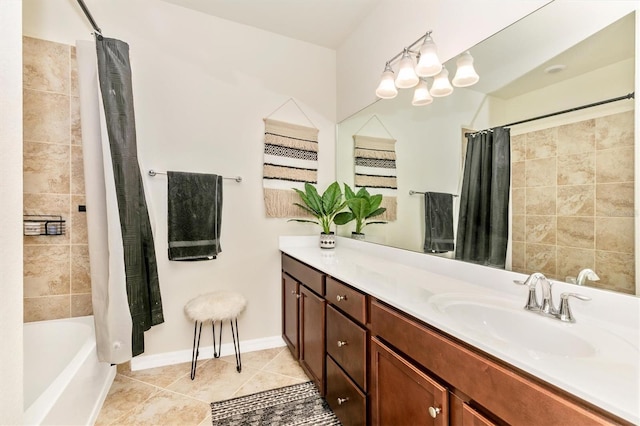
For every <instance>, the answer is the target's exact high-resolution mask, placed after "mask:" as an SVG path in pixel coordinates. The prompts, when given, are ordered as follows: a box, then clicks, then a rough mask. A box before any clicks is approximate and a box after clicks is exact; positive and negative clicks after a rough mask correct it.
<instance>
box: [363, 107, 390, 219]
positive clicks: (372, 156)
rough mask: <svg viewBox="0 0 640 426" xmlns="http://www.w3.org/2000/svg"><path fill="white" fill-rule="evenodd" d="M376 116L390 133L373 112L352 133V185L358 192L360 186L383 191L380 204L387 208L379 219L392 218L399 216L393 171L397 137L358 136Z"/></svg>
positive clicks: (376, 191) (379, 192)
mask: <svg viewBox="0 0 640 426" xmlns="http://www.w3.org/2000/svg"><path fill="white" fill-rule="evenodd" d="M373 119H376V120H377V121H378V122H379V123H380V125H381V126H382V127H383V128H384V130H385V131H386V132H387V134H388V135H389V136H391V134H390V133H389V131H388V130H387V128H386V127H384V124H382V121H380V119H379V118H378V116H377V115H373V116H372V117H371V118H370V119H369V120H367V122H366V123H365V124H364V125H363V126H362V127H360V129H359V130H358V131H357V132H356V134H354V135H353V142H354V162H355V177H354V186H355V189H354V190H355V191H356V192H357V191H358V190H359V189H360V188H367V191H369V193H370V194H382V204H381V205H380V206H381V207H386V209H387V211H386V212H384V214H383V215H382V216H380V219H382V220H386V221H394V220H396V219H397V217H398V207H397V204H398V203H397V193H398V182H397V177H396V176H397V173H396V148H395V145H396V140H395V139H393V137H390V138H381V137H373V136H363V135H358V133H359V132H360V131H362V129H364V127H365V126H367V124H369V122H371V120H373Z"/></svg>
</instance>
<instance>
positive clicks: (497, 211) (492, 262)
mask: <svg viewBox="0 0 640 426" xmlns="http://www.w3.org/2000/svg"><path fill="white" fill-rule="evenodd" d="M510 176H511V142H510V131H509V129H505V128H503V127H496V128H495V129H493V132H491V131H487V132H480V133H475V134H469V135H467V154H466V157H465V164H464V175H463V180H462V192H461V194H460V213H459V219H458V232H457V237H456V259H458V260H463V261H466V262H473V263H478V264H481V265H487V266H493V267H498V268H504V267H505V260H506V256H507V239H508V233H509V181H510Z"/></svg>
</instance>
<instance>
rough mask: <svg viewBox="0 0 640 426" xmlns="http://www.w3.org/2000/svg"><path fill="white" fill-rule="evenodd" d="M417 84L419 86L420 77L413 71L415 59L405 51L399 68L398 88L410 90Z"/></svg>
mask: <svg viewBox="0 0 640 426" xmlns="http://www.w3.org/2000/svg"><path fill="white" fill-rule="evenodd" d="M416 84H418V76H417V75H416V72H415V70H414V69H413V58H412V57H411V55H410V54H409V50H408V49H404V53H403V54H402V59H400V66H399V68H398V77H396V87H397V88H398V89H408V88H410V87H413V86H415V85H416Z"/></svg>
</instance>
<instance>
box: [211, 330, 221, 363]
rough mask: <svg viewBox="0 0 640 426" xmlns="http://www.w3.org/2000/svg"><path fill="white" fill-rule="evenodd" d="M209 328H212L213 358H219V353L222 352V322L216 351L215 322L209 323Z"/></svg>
mask: <svg viewBox="0 0 640 426" xmlns="http://www.w3.org/2000/svg"><path fill="white" fill-rule="evenodd" d="M211 327H212V328H213V357H214V358H220V351H221V350H222V321H220V336H218V346H217V349H216V322H215V321H211Z"/></svg>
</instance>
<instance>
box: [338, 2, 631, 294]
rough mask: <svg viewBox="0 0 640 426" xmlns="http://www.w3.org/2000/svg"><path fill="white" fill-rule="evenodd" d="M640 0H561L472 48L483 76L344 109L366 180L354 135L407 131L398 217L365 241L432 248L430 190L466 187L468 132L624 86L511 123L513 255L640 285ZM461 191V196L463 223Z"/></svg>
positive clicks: (536, 268) (349, 144) (399, 163)
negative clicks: (638, 27)
mask: <svg viewBox="0 0 640 426" xmlns="http://www.w3.org/2000/svg"><path fill="white" fill-rule="evenodd" d="M633 3H634V2H615V3H611V2H606V1H593V2H590V3H589V6H590V7H589V8H585V7H584V6H583V3H580V2H553V3H550V4H549V5H547V6H545V7H543V8H541V9H540V10H538V11H536V12H535V13H533V14H531V15H529V16H527V17H526V18H524V19H522V20H521V21H519V22H517V23H515V24H513V25H512V26H510V27H508V28H506V29H505V30H503V31H501V32H500V33H498V34H496V35H494V36H493V37H491V38H489V39H487V40H485V41H483V42H482V43H480V44H478V45H477V46H474V47H472V48H471V49H468V50H470V51H471V53H472V55H473V57H474V59H475V63H474V65H475V68H476V70H477V72H478V74H479V75H480V81H479V82H478V83H477V84H476V85H474V86H473V87H471V88H464V89H463V88H456V89H455V91H454V92H453V94H452V95H450V96H449V97H446V98H439V99H435V101H434V102H433V103H432V104H430V105H427V106H423V107H415V106H412V105H411V99H412V96H413V91H412V90H411V89H405V90H400V91H399V92H400V93H399V94H398V96H397V97H396V98H395V99H392V100H381V101H378V102H376V103H374V104H372V105H370V106H369V107H367V108H365V109H364V110H362V111H360V112H359V113H357V114H355V115H353V116H351V117H349V118H348V119H346V120H344V121H343V122H341V123H340V124H339V125H338V139H337V148H336V151H337V166H336V174H337V176H336V178H337V180H338V181H339V182H345V183H348V184H349V185H352V184H353V182H354V142H353V140H354V135H359V136H365V137H366V136H368V137H374V138H375V137H381V138H392V139H395V140H396V141H397V142H396V144H395V149H396V173H397V219H396V220H395V221H391V222H389V223H387V224H385V225H377V226H372V227H369V228H367V231H366V241H370V242H374V243H379V244H384V245H389V246H393V247H399V248H403V249H408V250H413V251H419V252H425V247H424V243H425V196H424V195H423V194H420V193H421V192H422V193H424V192H438V193H446V194H452V195H459V194H460V190H461V187H462V170H463V165H464V158H465V153H466V138H465V136H464V135H465V133H468V132H477V131H481V130H486V129H491V128H493V127H497V126H502V125H504V124H508V123H514V122H518V121H522V120H528V119H530V118H536V117H539V116H543V115H548V114H550V113H554V112H558V111H564V110H568V109H573V108H575V107H580V106H584V105H589V104H593V103H600V101H603V100H609V99H612V98H618V97H624V98H625V99H623V100H619V101H616V102H610V103H604V104H602V105H597V106H593V107H589V108H584V109H578V110H575V111H571V112H567V113H563V114H558V115H553V116H551V117H547V118H544V119H536V120H532V121H528V122H526V123H522V124H517V125H512V126H510V127H509V128H510V133H511V141H510V143H511V185H510V190H511V191H510V203H509V239H508V247H507V256H506V268H507V269H512V270H514V271H518V272H523V273H527V274H529V273H532V272H542V273H544V274H545V275H547V276H548V277H551V278H554V279H556V280H562V281H567V282H576V281H577V279H578V276H579V274H580V271H581V270H584V269H591V270H593V271H595V273H596V274H597V276H598V277H599V279H598V280H595V275H591V278H592V279H590V278H589V276H590V275H589V274H585V273H583V274H582V277H581V278H582V279H583V280H584V285H591V286H595V287H600V288H605V289H610V290H615V291H620V292H624V293H630V294H634V293H637V292H636V272H635V270H636V268H635V247H636V245H637V244H636V240H635V237H634V236H635V234H636V233H635V226H636V224H635V220H634V215H635V213H634V203H635V201H634V200H635V196H634V194H635V187H636V185H635V182H636V174H637V173H635V167H636V162H635V161H634V157H635V151H634V137H635V130H634V103H635V102H634V100H633V99H629V98H627V97H626V95H628V94H630V93H633V92H634V90H635V89H634V87H635V83H634V81H635V71H634V70H635V44H634V40H635V13H634V9H635V6H634V5H633ZM585 9H588V10H585ZM541 28H544V31H543V32H541V31H540V29H541ZM455 59H456V58H454V59H452V61H455ZM450 65H451V64H450ZM372 90H373V89H372ZM372 118H375V119H372ZM410 191H411V194H412V195H410ZM414 191H415V192H414ZM370 192H371V193H376V190H375V188H370ZM459 204H460V197H454V198H453V221H454V224H453V228H454V231H455V232H457V228H458V211H459V207H460V206H459ZM351 231H352V229H350V228H349V226H342V227H339V228H338V232H339V234H340V235H343V236H348V235H350V234H351ZM437 255H439V256H446V257H451V258H453V257H454V252H452V251H449V252H445V253H439V254H437Z"/></svg>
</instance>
